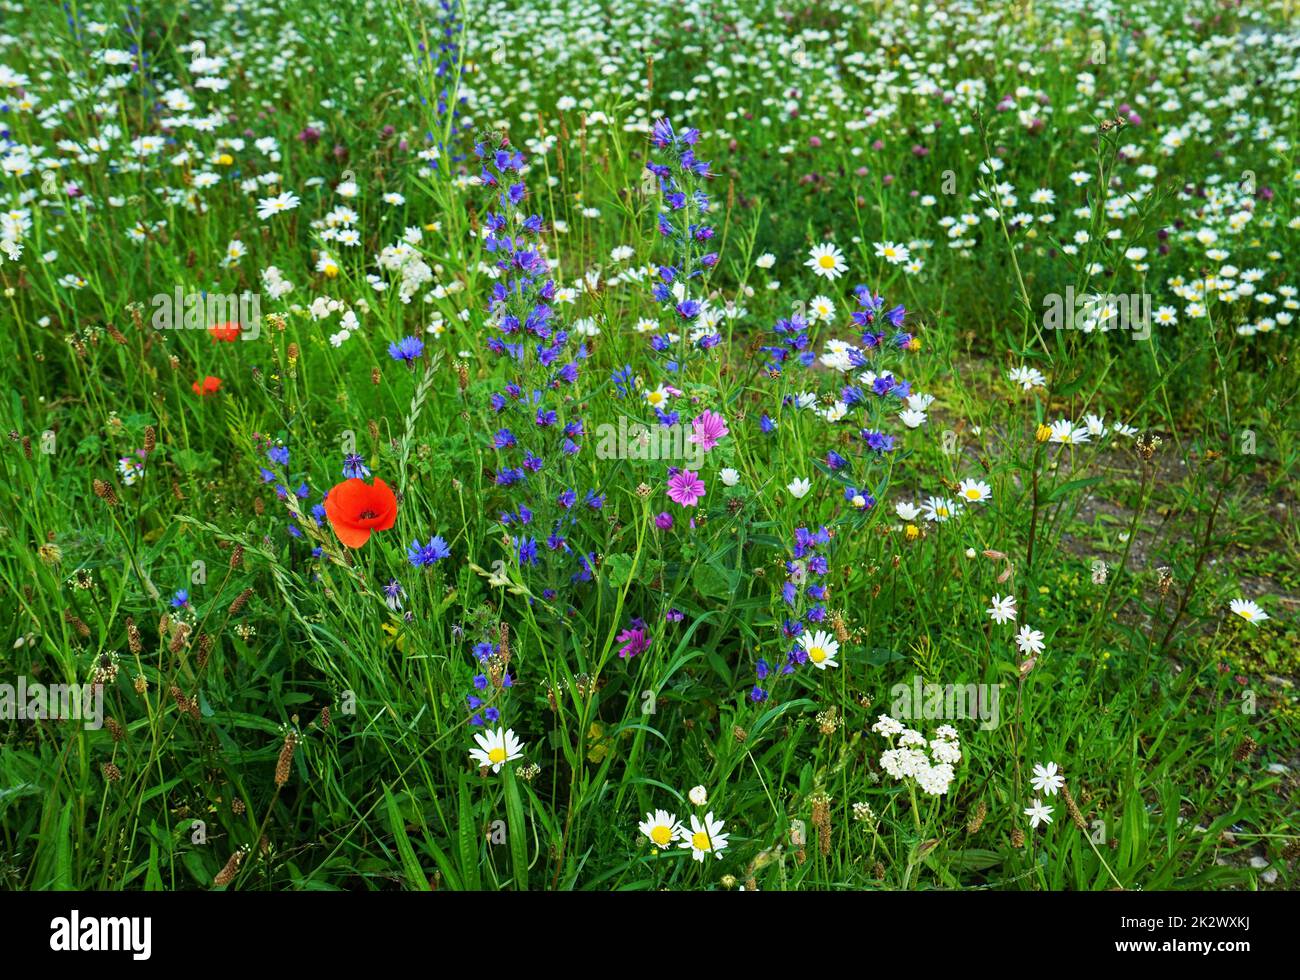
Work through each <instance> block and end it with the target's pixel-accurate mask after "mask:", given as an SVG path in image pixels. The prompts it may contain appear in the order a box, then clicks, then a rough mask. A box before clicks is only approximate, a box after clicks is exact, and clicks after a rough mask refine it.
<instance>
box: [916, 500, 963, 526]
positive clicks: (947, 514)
mask: <svg viewBox="0 0 1300 980" xmlns="http://www.w3.org/2000/svg"><path fill="white" fill-rule="evenodd" d="M922 507H923V509H924V513H925V519H926V520H927V521H933V522H934V523H936V524H943V523H944V522H945V521H950V520H952V518H954V517H956V516H957V514H958V513H959V512H960V507H959V505H958V504H956V503H954V502H953V501H951V500H949V499H948V498H947V497H929V498H927V499H926V501H925V503H924V504H923V505H922ZM904 520H907V518H904Z"/></svg>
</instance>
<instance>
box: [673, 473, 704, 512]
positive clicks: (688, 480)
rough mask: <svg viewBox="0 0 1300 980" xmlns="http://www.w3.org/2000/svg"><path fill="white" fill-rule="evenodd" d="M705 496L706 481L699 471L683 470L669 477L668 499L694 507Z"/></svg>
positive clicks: (684, 505)
mask: <svg viewBox="0 0 1300 980" xmlns="http://www.w3.org/2000/svg"><path fill="white" fill-rule="evenodd" d="M703 496H704V481H703V480H701V479H700V475H699V474H698V473H692V472H691V471H690V470H682V471H681V472H680V473H674V474H673V475H672V476H670V477H669V478H668V499H669V500H671V501H673V503H677V504H681V505H682V506H683V507H694V506H695V503H696V501H698V500H699V499H700V498H701V497H703Z"/></svg>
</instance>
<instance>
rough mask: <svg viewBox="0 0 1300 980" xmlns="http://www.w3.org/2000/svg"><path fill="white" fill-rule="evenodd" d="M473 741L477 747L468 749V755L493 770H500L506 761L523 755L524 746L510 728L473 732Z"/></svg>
mask: <svg viewBox="0 0 1300 980" xmlns="http://www.w3.org/2000/svg"><path fill="white" fill-rule="evenodd" d="M474 741H475V742H477V743H478V745H479V747H478V748H477V749H470V750H469V756H470V758H471V759H473V760H474V761H475V762H477V763H478V764H479V765H480V766H491V767H492V771H493V772H500V771H501V767H502V766H504V765H505V764H506V763H507V762H513V761H514V760H515V759H522V758H523V757H524V746H523V743H522V742H520V741H519V739H517V738H515V733H514V732H513V731H511V730H510V729H501V728H498V729H496V730H495V731H493V730H492V729H490V728H489V729H488V730H487V731H485V732H475V733H474Z"/></svg>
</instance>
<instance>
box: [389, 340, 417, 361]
mask: <svg viewBox="0 0 1300 980" xmlns="http://www.w3.org/2000/svg"><path fill="white" fill-rule="evenodd" d="M423 353H424V341H422V340H421V339H420V338H419V337H403V338H402V339H401V340H399V341H398V342H397V343H395V344H389V345H388V356H389V357H391V358H392V359H393V360H395V361H405V362H406V363H407V364H410V363H411V362H412V361H414V360H415V359H416V358H417V357H419V356H420V355H421V354H423Z"/></svg>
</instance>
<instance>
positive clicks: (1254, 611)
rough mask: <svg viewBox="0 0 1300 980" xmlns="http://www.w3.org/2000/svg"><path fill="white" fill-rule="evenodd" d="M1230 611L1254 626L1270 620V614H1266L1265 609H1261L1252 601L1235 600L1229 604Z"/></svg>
mask: <svg viewBox="0 0 1300 980" xmlns="http://www.w3.org/2000/svg"><path fill="white" fill-rule="evenodd" d="M1228 609H1229V610H1230V611H1231V612H1233V613H1236V614H1237V615H1238V616H1240V617H1241V618H1242V619H1244V620H1245V621H1246V622H1248V623H1250V624H1251V625H1252V626H1258V625H1259V624H1260V623H1262V622H1263V621H1264V620H1266V619H1268V613H1266V612H1264V610H1263V609H1260V608H1259V606H1258V605H1256V604H1255V603H1254V602H1253V601H1251V600H1250V599H1233V600H1232V601H1231V602H1229V603H1228Z"/></svg>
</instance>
